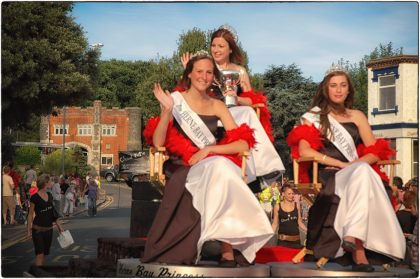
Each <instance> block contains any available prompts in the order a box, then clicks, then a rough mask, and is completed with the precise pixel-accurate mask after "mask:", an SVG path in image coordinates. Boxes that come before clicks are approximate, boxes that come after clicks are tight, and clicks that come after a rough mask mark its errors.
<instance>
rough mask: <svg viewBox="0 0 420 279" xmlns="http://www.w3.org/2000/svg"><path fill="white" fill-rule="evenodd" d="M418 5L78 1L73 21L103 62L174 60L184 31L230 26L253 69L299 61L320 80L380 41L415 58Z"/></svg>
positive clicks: (305, 71) (308, 73) (307, 73)
mask: <svg viewBox="0 0 420 279" xmlns="http://www.w3.org/2000/svg"><path fill="white" fill-rule="evenodd" d="M418 12H419V7H418V3H417V2H408V1H407V2H398V1H395V2H252V3H251V2H229V3H226V2H218V3H214V2H187V3H186V2H183V3H181V2H169V3H168V2H166V3H163V2H76V3H75V6H74V9H73V12H72V16H73V17H74V19H75V21H76V22H77V23H78V24H80V25H81V26H82V27H83V30H84V32H85V34H86V37H87V38H88V42H89V44H95V43H102V44H103V45H104V46H103V47H102V49H101V52H102V55H101V59H102V60H109V59H118V60H131V61H136V60H144V61H146V60H150V59H156V58H157V57H171V56H172V55H173V53H174V52H175V51H176V50H177V41H178V40H179V36H180V35H181V34H182V33H185V32H187V31H189V30H191V29H193V28H194V27H196V28H198V29H200V30H202V31H208V30H214V29H216V28H217V27H219V26H220V25H223V24H229V25H231V26H232V27H233V28H234V29H235V30H236V31H237V34H238V37H239V41H240V43H241V45H242V47H243V49H244V50H245V51H246V52H247V54H248V58H249V64H248V66H249V69H250V72H251V73H253V74H255V73H264V72H265V71H266V70H268V69H269V67H270V66H271V65H274V66H280V65H286V66H287V65H290V64H292V63H295V64H296V65H297V66H298V67H299V68H300V69H301V70H302V73H303V76H304V77H307V78H312V80H314V81H316V82H318V81H320V80H322V78H323V76H324V73H325V71H326V70H327V69H328V68H329V67H330V66H331V64H332V63H333V62H337V61H338V60H340V59H341V58H343V59H344V60H345V61H349V62H350V63H357V62H359V61H360V60H361V59H362V58H363V57H364V55H367V54H369V53H371V52H372V51H373V50H374V48H375V47H377V46H379V44H380V43H382V44H387V43H388V42H392V43H393V46H394V48H399V47H403V53H404V54H415V55H418V44H419V39H418V34H419V33H418V32H419V31H418V26H419V21H418Z"/></svg>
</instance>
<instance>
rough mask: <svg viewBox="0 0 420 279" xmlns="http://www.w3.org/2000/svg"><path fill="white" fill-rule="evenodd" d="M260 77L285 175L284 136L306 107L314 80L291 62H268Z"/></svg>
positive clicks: (287, 161)
mask: <svg viewBox="0 0 420 279" xmlns="http://www.w3.org/2000/svg"><path fill="white" fill-rule="evenodd" d="M263 77H264V88H265V91H266V96H267V103H268V108H269V109H270V111H271V123H272V127H273V136H274V138H275V147H276V150H277V151H278V153H279V154H280V156H281V158H282V161H283V163H284V164H285V166H286V171H287V172H288V175H291V170H292V168H291V160H290V156H289V155H290V149H289V147H288V145H287V144H286V137H287V135H288V134H289V132H290V131H291V130H292V128H293V126H295V125H296V124H297V123H298V120H299V118H300V116H301V115H302V114H303V113H304V112H305V111H306V110H307V109H308V108H309V106H310V104H311V100H312V97H313V94H314V93H315V92H316V88H317V84H316V83H314V82H313V81H312V80H311V79H308V78H305V77H303V76H302V71H301V70H300V69H299V68H298V67H297V66H296V65H295V64H292V65H289V66H285V65H281V66H270V68H269V69H268V70H267V71H266V72H265V73H264V75H263Z"/></svg>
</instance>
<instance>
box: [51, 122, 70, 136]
mask: <svg viewBox="0 0 420 279" xmlns="http://www.w3.org/2000/svg"><path fill="white" fill-rule="evenodd" d="M64 133H65V134H66V135H68V134H69V124H66V126H65V129H64ZM54 135H56V136H62V135H63V124H54Z"/></svg>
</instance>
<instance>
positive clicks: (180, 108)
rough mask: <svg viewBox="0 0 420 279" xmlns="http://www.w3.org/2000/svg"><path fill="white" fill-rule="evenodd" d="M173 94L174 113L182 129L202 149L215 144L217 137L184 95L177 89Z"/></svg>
mask: <svg viewBox="0 0 420 279" xmlns="http://www.w3.org/2000/svg"><path fill="white" fill-rule="evenodd" d="M171 96H172V98H173V100H174V108H173V110H172V114H173V116H174V118H175V119H176V121H177V122H178V123H179V125H180V126H181V129H182V130H183V131H184V132H185V134H186V135H187V136H188V137H189V138H190V139H191V140H192V141H193V142H194V144H195V145H196V146H197V147H199V148H200V149H202V148H204V147H205V146H207V145H213V144H215V143H216V138H215V137H214V136H213V134H212V133H211V132H210V130H209V128H207V126H206V124H205V123H204V122H203V120H201V118H200V117H199V116H198V114H197V113H195V112H194V111H193V110H192V109H191V108H190V106H189V105H188V104H187V102H186V101H185V100H184V97H182V94H181V93H179V92H178V91H175V92H173V93H172V94H171Z"/></svg>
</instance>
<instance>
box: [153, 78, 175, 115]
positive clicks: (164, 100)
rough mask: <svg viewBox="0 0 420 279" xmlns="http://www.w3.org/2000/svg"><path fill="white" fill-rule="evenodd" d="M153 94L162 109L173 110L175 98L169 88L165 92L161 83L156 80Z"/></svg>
mask: <svg viewBox="0 0 420 279" xmlns="http://www.w3.org/2000/svg"><path fill="white" fill-rule="evenodd" d="M153 94H154V95H155V97H156V99H157V100H158V101H159V103H160V108H161V110H162V111H168V112H172V108H173V107H174V100H173V99H172V97H171V93H170V92H169V91H168V90H166V91H165V92H164V91H163V89H162V87H161V86H160V84H159V83H157V82H156V83H155V86H154V88H153Z"/></svg>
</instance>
